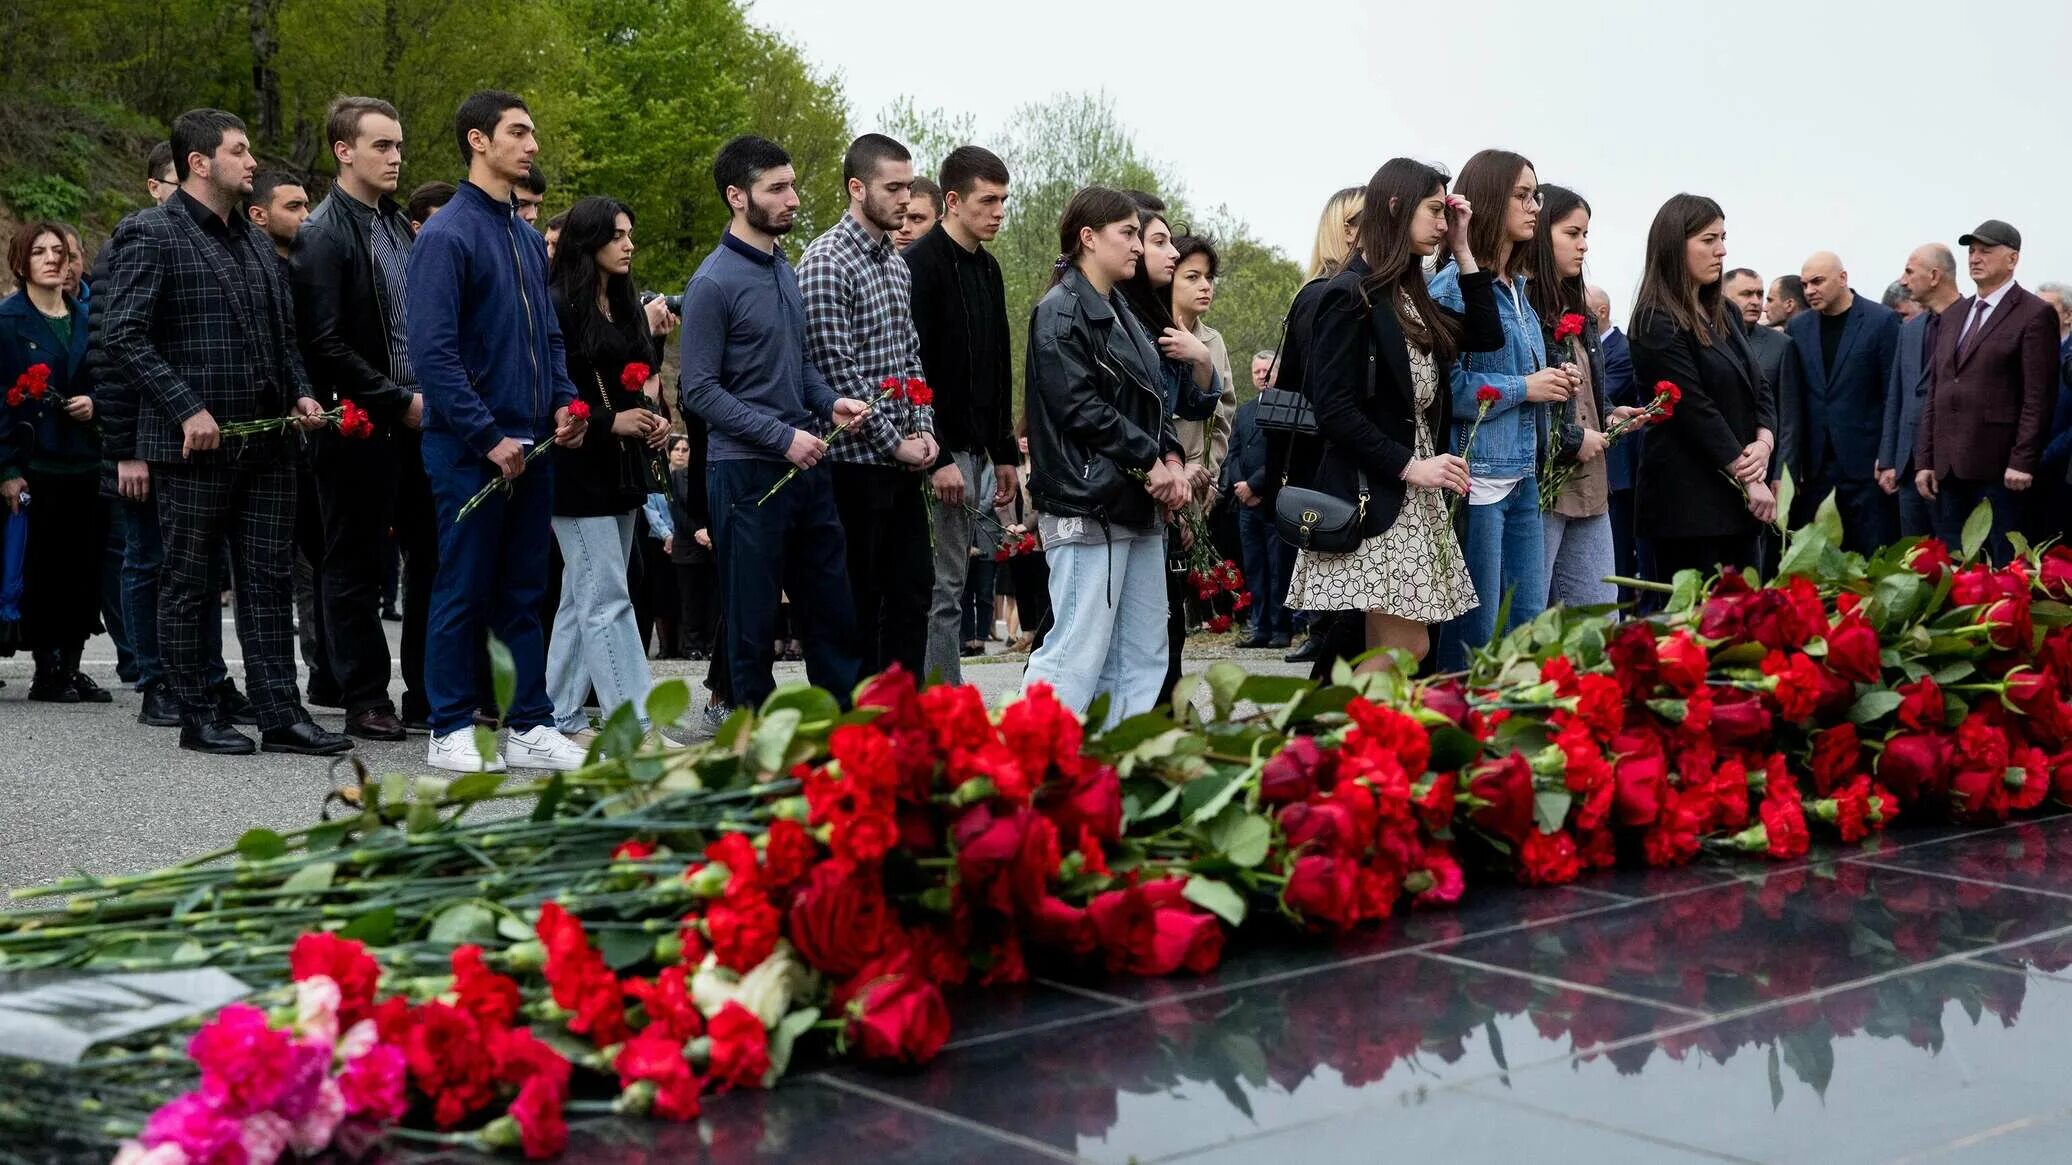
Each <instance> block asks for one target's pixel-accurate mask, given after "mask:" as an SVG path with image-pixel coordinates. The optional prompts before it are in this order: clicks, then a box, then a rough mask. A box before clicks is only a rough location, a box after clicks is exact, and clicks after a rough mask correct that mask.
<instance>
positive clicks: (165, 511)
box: [95, 109, 352, 755]
mask: <svg viewBox="0 0 2072 1165" xmlns="http://www.w3.org/2000/svg"><path fill="white" fill-rule="evenodd" d="M171 140H172V146H173V165H174V170H175V173H176V177H177V178H178V180H179V183H180V190H179V192H178V193H176V194H174V195H173V196H172V197H171V198H170V199H167V200H166V202H165V203H164V205H161V206H159V207H156V208H154V209H151V210H146V211H143V212H141V213H139V214H135V215H132V216H130V217H129V218H128V219H126V220H124V221H123V223H122V225H121V226H119V227H117V228H116V231H115V236H114V238H113V239H111V240H110V247H111V249H112V250H113V253H114V261H113V263H112V266H111V268H110V270H109V274H108V279H107V283H106V286H105V287H102V288H97V289H96V291H97V292H99V293H100V294H97V295H96V296H95V299H96V301H97V303H96V306H98V307H99V308H100V309H101V310H102V311H104V312H106V313H107V315H106V318H105V319H104V320H103V324H104V327H103V328H102V329H101V331H100V333H99V339H100V342H101V344H102V346H103V355H104V358H105V364H106V368H107V370H108V372H109V374H110V375H112V376H115V377H118V378H120V379H122V380H123V381H125V382H127V384H128V385H129V386H130V388H131V389H133V390H134V392H135V394H136V397H137V401H138V415H137V423H136V424H137V428H136V456H137V457H138V458H140V459H142V460H143V461H145V462H148V463H149V464H150V466H151V476H152V479H153V484H154V486H155V487H156V488H155V489H154V491H153V492H154V493H155V494H156V496H157V500H158V516H159V525H160V527H161V528H162V531H163V533H164V538H165V566H164V568H163V572H162V574H161V575H160V579H159V591H158V624H159V638H160V644H161V651H162V653H163V655H164V658H165V667H166V672H167V674H168V676H169V678H170V679H171V681H172V685H173V693H174V696H175V697H176V698H177V699H178V701H179V704H180V717H181V724H180V747H182V748H186V749H192V750H195V751H198V752H208V753H219V754H230V755H242V754H247V753H251V752H253V751H255V746H254V745H253V742H252V740H251V738H250V737H247V736H245V735H244V734H243V733H241V732H239V731H237V729H235V728H233V727H231V725H230V724H229V723H228V722H227V721H226V720H224V719H223V717H222V714H221V711H220V708H219V705H218V703H217V701H216V699H215V697H214V694H213V693H212V692H211V691H210V688H209V683H208V670H207V669H208V662H209V661H208V650H207V648H206V647H205V646H204V644H205V643H206V641H207V640H206V637H205V636H204V635H203V627H204V625H205V623H206V621H207V620H211V619H217V618H220V617H221V616H220V615H219V614H218V608H217V605H216V601H215V598H216V596H215V594H214V593H213V592H214V589H215V588H214V585H213V577H214V572H213V571H212V570H211V565H212V564H213V563H214V561H215V559H216V556H217V555H218V554H219V553H221V550H222V547H223V546H224V545H225V544H226V543H227V544H228V545H229V547H230V551H231V553H232V555H233V556H235V557H236V559H237V560H238V563H239V569H238V570H236V571H235V572H233V573H234V577H235V580H236V586H237V620H238V638H239V640H240V641H241V642H242V643H243V645H244V654H245V674H246V684H247V687H248V688H249V689H250V693H251V697H252V703H253V708H254V711H255V712H256V713H257V714H258V719H259V728H260V736H261V743H260V745H259V747H263V748H264V749H265V750H266V751H268V752H291V753H301V754H305V755H332V754H336V753H341V752H345V751H346V750H348V749H350V748H351V747H352V742H351V741H350V740H348V739H347V738H346V737H344V736H343V735H340V734H339V733H335V732H329V731H326V730H324V729H322V728H319V727H317V725H316V724H315V723H314V722H312V721H311V720H310V718H309V713H307V712H306V711H304V710H303V708H302V704H301V701H300V700H299V699H298V697H297V694H296V685H295V661H294V655H293V653H292V647H293V643H294V637H295V625H294V618H293V616H292V614H291V610H292V607H291V602H292V596H291V591H290V579H291V578H292V577H293V552H292V538H293V526H294V519H295V464H294V456H295V453H294V449H293V447H292V446H291V444H290V443H289V437H288V434H287V433H286V432H285V431H282V432H268V433H265V434H262V435H259V436H253V437H245V438H241V439H236V440H229V441H226V440H224V438H223V436H222V432H221V428H220V426H221V424H223V423H225V422H236V421H254V420H264V419H270V418H275V417H284V416H288V415H291V414H292V415H293V416H294V417H295V418H296V420H295V421H294V422H293V423H294V424H295V425H299V426H301V427H304V428H315V427H317V426H320V425H322V424H323V423H324V422H323V420H322V418H321V412H322V410H321V409H320V408H319V407H318V406H317V402H316V401H315V399H314V398H312V396H311V395H310V387H309V378H308V376H307V375H306V374H305V373H304V371H303V367H302V360H301V357H300V356H299V355H297V353H296V349H295V318H294V301H293V299H292V298H291V296H290V292H289V289H288V281H287V277H286V274H285V272H284V271H283V269H282V267H281V265H280V263H279V261H278V260H277V259H276V258H275V257H274V253H273V248H272V246H271V245H270V244H269V243H268V242H267V240H266V237H265V236H264V235H262V234H261V233H260V232H259V231H258V230H257V229H256V228H255V227H253V226H252V225H251V224H250V223H249V222H247V221H246V220H245V218H244V216H243V215H241V214H239V213H237V207H238V203H239V200H240V199H241V198H242V197H243V196H244V195H245V194H246V193H248V192H249V191H250V190H251V188H252V173H253V170H254V169H255V161H254V159H253V157H252V152H251V144H250V142H249V141H248V140H247V138H246V136H245V127H244V123H243V122H241V121H239V120H238V119H237V118H236V117H235V116H234V115H232V114H229V113H225V112H223V111H222V110H218V109H197V110H192V111H190V112H187V113H184V114H181V115H180V117H179V118H178V119H177V120H175V121H174V122H173V129H172V135H171ZM103 296H105V302H103Z"/></svg>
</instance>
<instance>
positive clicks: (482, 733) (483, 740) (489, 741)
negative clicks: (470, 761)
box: [474, 724, 496, 763]
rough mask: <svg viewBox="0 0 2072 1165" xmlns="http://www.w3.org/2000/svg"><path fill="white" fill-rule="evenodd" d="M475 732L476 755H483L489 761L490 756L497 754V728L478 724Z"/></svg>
mask: <svg viewBox="0 0 2072 1165" xmlns="http://www.w3.org/2000/svg"><path fill="white" fill-rule="evenodd" d="M474 732H475V755H476V756H479V757H481V758H482V759H483V761H484V762H485V763H487V762H488V760H489V758H490V757H493V756H495V755H496V729H494V728H484V727H482V726H481V725H480V724H477V725H476V726H475V728H474Z"/></svg>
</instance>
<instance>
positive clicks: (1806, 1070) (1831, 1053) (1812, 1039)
mask: <svg viewBox="0 0 2072 1165" xmlns="http://www.w3.org/2000/svg"><path fill="white" fill-rule="evenodd" d="M1783 1043H1784V1063H1785V1066H1786V1067H1789V1068H1790V1069H1791V1070H1792V1072H1793V1073H1794V1074H1796V1075H1797V1076H1798V1078H1799V1079H1800V1080H1802V1081H1804V1082H1805V1083H1806V1084H1808V1085H1810V1086H1812V1089H1813V1091H1814V1093H1815V1094H1816V1095H1818V1096H1819V1097H1820V1098H1821V1099H1822V1100H1825V1099H1827V1085H1828V1082H1829V1081H1830V1080H1833V1079H1834V1075H1835V1045H1834V1038H1833V1036H1831V1035H1830V1034H1829V1033H1828V1032H1827V1031H1826V1030H1825V1029H1824V1028H1802V1029H1800V1030H1798V1031H1795V1032H1792V1033H1791V1034H1789V1035H1787V1036H1785V1037H1784V1040H1783Z"/></svg>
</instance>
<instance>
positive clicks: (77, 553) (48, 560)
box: [22, 465, 108, 671]
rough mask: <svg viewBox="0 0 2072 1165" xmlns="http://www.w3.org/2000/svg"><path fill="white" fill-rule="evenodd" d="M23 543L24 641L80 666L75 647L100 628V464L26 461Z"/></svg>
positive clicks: (68, 665)
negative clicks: (46, 467)
mask: <svg viewBox="0 0 2072 1165" xmlns="http://www.w3.org/2000/svg"><path fill="white" fill-rule="evenodd" d="M23 476H24V477H25V478H27V485H28V493H29V499H30V500H29V510H28V513H29V522H28V526H29V547H28V552H27V554H26V555H25V556H24V558H23V561H22V634H23V638H25V639H26V640H27V642H28V646H29V647H30V649H32V650H34V651H36V652H37V653H38V660H39V662H41V661H42V658H43V656H44V655H45V654H50V655H52V657H53V658H58V657H62V659H63V661H64V667H65V669H66V670H68V671H77V670H78V668H79V655H80V649H81V648H83V647H85V646H86V641H87V640H88V639H91V638H93V637H94V636H95V635H98V634H100V631H101V566H102V562H103V561H104V559H105V553H106V545H107V540H108V527H107V521H108V507H107V504H106V503H105V502H103V501H102V500H101V479H100V466H98V465H88V466H85V467H83V468H82V469H81V471H80V472H77V473H49V472H45V471H42V470H39V469H36V468H34V467H33V466H32V467H30V469H29V471H28V472H27V473H26V474H24V475H23Z"/></svg>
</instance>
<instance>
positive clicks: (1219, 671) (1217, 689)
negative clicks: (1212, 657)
mask: <svg viewBox="0 0 2072 1165" xmlns="http://www.w3.org/2000/svg"><path fill="white" fill-rule="evenodd" d="M1202 679H1203V682H1205V683H1207V684H1208V685H1209V699H1210V700H1211V701H1213V702H1214V704H1215V708H1216V719H1218V720H1228V719H1230V710H1231V709H1232V708H1235V707H1237V690H1238V689H1239V688H1242V687H1244V686H1245V669H1243V668H1241V667H1239V666H1238V665H1236V664H1234V663H1232V662H1230V661H1229V660H1227V659H1226V660H1220V661H1218V662H1216V663H1212V664H1210V665H1209V671H1208V674H1207V675H1206V676H1204V677H1202Z"/></svg>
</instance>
